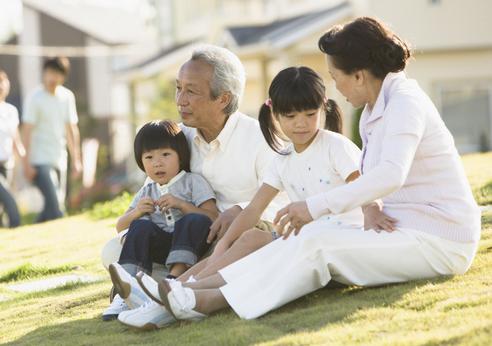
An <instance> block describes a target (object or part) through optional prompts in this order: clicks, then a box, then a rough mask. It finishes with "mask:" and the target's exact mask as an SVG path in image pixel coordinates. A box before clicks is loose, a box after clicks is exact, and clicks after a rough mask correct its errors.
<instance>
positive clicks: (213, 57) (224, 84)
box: [191, 44, 246, 116]
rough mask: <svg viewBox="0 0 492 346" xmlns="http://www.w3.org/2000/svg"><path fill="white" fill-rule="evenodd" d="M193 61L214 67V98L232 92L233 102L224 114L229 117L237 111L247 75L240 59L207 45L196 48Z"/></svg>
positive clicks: (211, 86)
mask: <svg viewBox="0 0 492 346" xmlns="http://www.w3.org/2000/svg"><path fill="white" fill-rule="evenodd" d="M191 60H195V61H196V60H198V61H203V62H206V63H207V64H209V65H211V66H212V67H213V69H214V72H213V75H212V80H211V81H210V89H211V93H212V98H214V99H216V98H217V97H219V96H220V95H221V94H222V93H224V92H230V93H231V102H229V104H228V105H227V106H226V107H225V108H224V113H225V114H226V115H227V116H229V115H231V114H232V113H234V112H235V111H237V109H238V108H239V102H240V100H241V97H242V95H243V92H244V85H245V83H246V73H245V72H244V66H243V64H242V63H241V61H240V60H239V58H238V57H237V56H236V55H235V54H234V53H233V52H231V51H230V50H228V49H226V48H222V47H218V46H214V45H210V44H207V45H201V46H200V47H198V48H196V49H195V50H194V51H193V53H192V55H191Z"/></svg>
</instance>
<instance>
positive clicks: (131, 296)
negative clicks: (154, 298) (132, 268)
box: [109, 262, 150, 309]
mask: <svg viewBox="0 0 492 346" xmlns="http://www.w3.org/2000/svg"><path fill="white" fill-rule="evenodd" d="M109 275H110V276H111V281H113V286H114V288H115V290H116V292H118V294H119V295H120V297H121V298H123V299H124V300H125V302H126V304H127V305H128V307H129V308H130V309H135V308H138V307H139V306H140V305H143V304H145V303H146V302H148V301H150V298H149V297H148V296H147V295H146V294H145V292H144V291H143V290H142V289H141V288H140V285H139V284H138V282H137V280H136V279H135V278H134V277H133V276H131V275H130V274H129V273H128V272H127V271H126V270H125V269H124V268H123V267H122V266H121V265H120V264H119V263H117V262H115V263H112V264H110V265H109Z"/></svg>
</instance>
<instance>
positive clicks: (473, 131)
mask: <svg viewBox="0 0 492 346" xmlns="http://www.w3.org/2000/svg"><path fill="white" fill-rule="evenodd" d="M439 89H440V106H441V107H440V108H441V109H440V111H441V116H442V118H443V120H444V122H445V123H446V126H447V127H448V129H449V130H450V131H451V133H452V134H453V137H454V140H455V143H456V147H457V148H458V150H459V152H460V153H469V152H477V151H488V150H492V83H489V84H488V85H487V83H485V84H484V83H473V82H470V83H463V84H460V85H453V86H443V87H440V88H439Z"/></svg>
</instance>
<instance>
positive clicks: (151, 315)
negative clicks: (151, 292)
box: [118, 301, 176, 330]
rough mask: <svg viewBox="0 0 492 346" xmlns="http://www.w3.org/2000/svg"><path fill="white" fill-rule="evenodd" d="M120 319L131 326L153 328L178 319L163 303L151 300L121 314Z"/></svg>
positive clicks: (145, 328) (143, 328)
mask: <svg viewBox="0 0 492 346" xmlns="http://www.w3.org/2000/svg"><path fill="white" fill-rule="evenodd" d="M118 321H120V322H121V323H123V324H124V325H127V326H129V327H133V328H137V329H142V330H152V329H158V328H162V327H165V326H167V325H169V324H171V323H174V322H176V320H175V319H174V318H173V316H171V314H170V313H169V312H168V311H166V309H164V307H163V306H162V305H159V304H157V303H156V302H153V301H150V302H147V303H145V304H144V305H142V306H140V307H139V308H137V309H133V310H129V311H125V312H122V313H120V314H119V316H118Z"/></svg>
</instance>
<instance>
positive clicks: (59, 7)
mask: <svg viewBox="0 0 492 346" xmlns="http://www.w3.org/2000/svg"><path fill="white" fill-rule="evenodd" d="M22 2H23V4H24V6H27V7H29V8H31V9H33V10H35V11H39V12H42V13H44V14H46V15H49V16H51V17H53V18H56V19H58V20H60V21H61V22H64V23H67V24H68V25H70V26H72V27H74V28H76V29H77V30H80V31H82V32H84V33H86V34H87V35H89V36H91V37H93V38H95V39H97V40H99V41H101V42H103V43H106V44H109V45H117V44H128V43H136V42H141V41H142V40H145V38H146V36H147V35H146V29H145V26H144V23H143V20H142V19H141V18H140V16H138V15H136V14H135V13H132V12H131V11H129V10H125V8H122V7H118V6H116V5H114V4H113V5H111V4H110V3H107V2H106V5H104V2H100V3H97V2H93V1H92V2H87V1H59V0H43V1H39V0H22Z"/></svg>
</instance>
